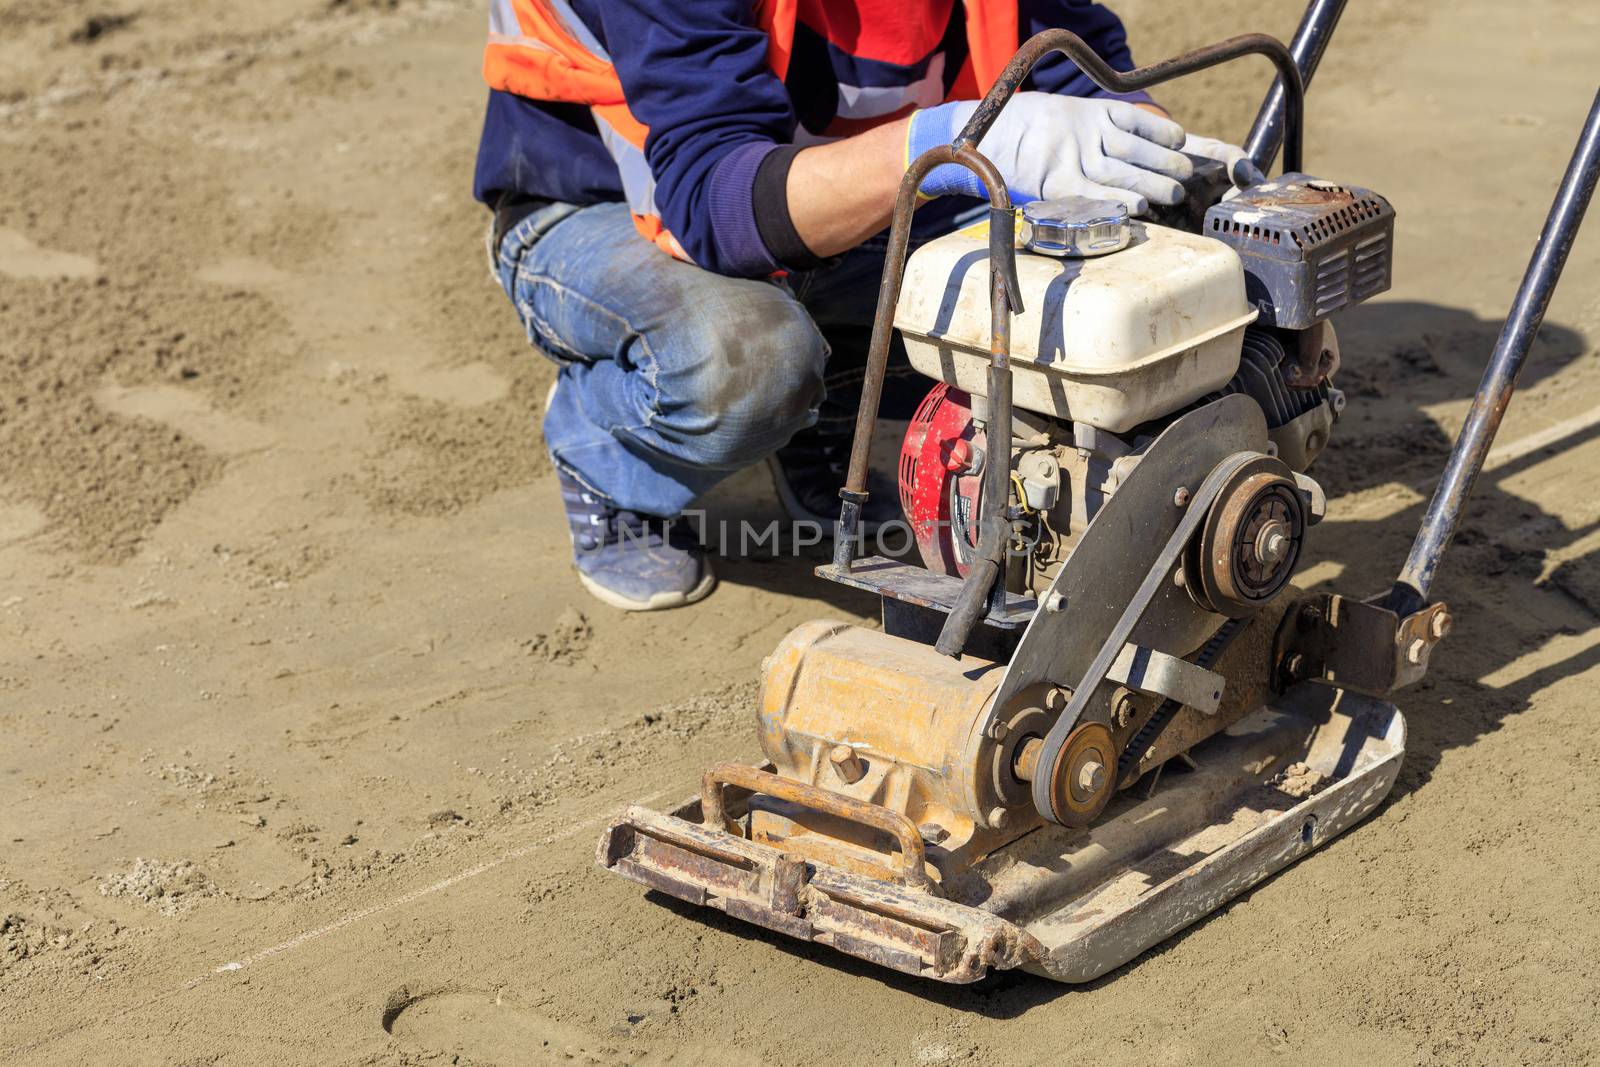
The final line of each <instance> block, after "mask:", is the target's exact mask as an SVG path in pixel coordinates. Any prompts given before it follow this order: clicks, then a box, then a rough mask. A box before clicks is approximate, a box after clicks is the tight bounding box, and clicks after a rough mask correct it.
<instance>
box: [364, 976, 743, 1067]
mask: <svg viewBox="0 0 1600 1067" xmlns="http://www.w3.org/2000/svg"><path fill="white" fill-rule="evenodd" d="M645 1018H646V1016H645V1015H642V1014H641V1015H630V1016H628V1022H629V1023H634V1022H639V1021H644V1020H645ZM383 1029H384V1030H385V1031H386V1032H387V1033H388V1034H389V1035H390V1036H391V1037H393V1038H394V1039H395V1040H396V1041H397V1042H399V1043H400V1044H402V1045H405V1046H407V1047H408V1048H412V1049H416V1050H417V1051H419V1052H426V1053H432V1054H436V1055H437V1054H444V1055H449V1056H455V1057H458V1058H459V1059H460V1060H462V1061H463V1062H471V1063H475V1064H491V1065H492V1064H503V1065H507V1067H509V1065H511V1064H533V1065H541V1064H572V1063H628V1064H634V1065H636V1067H669V1065H678V1064H681V1065H683V1067H689V1065H690V1064H693V1065H696V1067H733V1065H734V1064H742V1063H749V1062H752V1061H751V1060H750V1058H749V1057H748V1055H747V1054H742V1053H739V1052H737V1051H735V1050H730V1049H721V1048H710V1047H706V1046H700V1045H688V1044H685V1045H667V1044H661V1043H657V1042H648V1043H647V1042H643V1041H640V1040H639V1039H638V1037H637V1036H635V1035H627V1036H621V1037H619V1038H618V1039H617V1040H615V1041H608V1040H606V1039H605V1038H603V1037H600V1036H598V1035H596V1034H592V1033H587V1032H585V1031H583V1030H581V1029H579V1028H578V1027H575V1026H572V1025H569V1024H567V1023H561V1022H557V1021H555V1020H554V1019H549V1018H546V1017H544V1016H542V1015H539V1014H538V1013H536V1012H532V1011H529V1010H527V1009H526V1008H522V1007H519V1006H517V1005H516V1004H513V1003H512V1002H511V1001H509V1000H507V999H505V998H504V997H503V996H501V995H500V994H497V993H488V992H482V991H474V990H462V989H442V990H435V991H432V992H423V993H419V992H416V991H415V990H412V989H410V988H406V987H402V988H401V989H398V990H396V991H395V992H394V993H392V994H390V996H389V999H388V1001H387V1003H386V1004H385V1006H384V1011H383Z"/></svg>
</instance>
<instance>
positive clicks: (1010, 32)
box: [483, 0, 1018, 259]
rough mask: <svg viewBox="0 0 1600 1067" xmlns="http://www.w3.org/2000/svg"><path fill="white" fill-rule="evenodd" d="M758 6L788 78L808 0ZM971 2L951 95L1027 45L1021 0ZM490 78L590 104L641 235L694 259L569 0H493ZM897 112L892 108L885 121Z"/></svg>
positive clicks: (966, 0) (994, 74) (961, 94)
mask: <svg viewBox="0 0 1600 1067" xmlns="http://www.w3.org/2000/svg"><path fill="white" fill-rule="evenodd" d="M754 3H755V15H756V24H757V25H758V26H760V28H761V29H762V30H764V31H765V32H766V34H767V42H768V43H767V62H768V64H769V65H770V66H771V67H772V72H773V73H774V74H776V75H777V76H778V78H779V79H782V78H784V77H785V75H787V74H788V71H789V58H790V55H791V53H792V51H793V48H794V35H795V22H796V19H797V14H798V10H799V0H754ZM963 5H964V7H965V10H966V28H967V59H966V62H965V63H964V64H963V65H962V67H961V70H960V71H959V72H958V73H957V75H956V79H955V81H954V83H953V85H952V88H951V90H950V93H949V96H948V99H951V100H972V99H976V98H978V97H980V96H982V95H983V94H984V93H985V92H987V91H988V89H989V87H990V86H991V85H993V84H994V82H995V79H996V78H998V77H999V76H1000V72H1001V71H1003V70H1004V69H1005V66H1006V64H1007V63H1008V62H1010V60H1011V56H1012V54H1013V53H1015V52H1016V50H1017V44H1018V41H1017V4H1016V0H1009V2H1004V0H963ZM591 45H592V46H591ZM483 77H484V80H485V81H487V82H488V83H489V88H491V89H498V90H501V91H503V92H508V93H515V94H516V95H517V96H523V97H527V98H529V99H531V100H551V101H559V102H561V103H568V104H584V105H587V106H588V107H589V109H590V111H591V112H593V114H594V117H595V120H596V125H597V126H598V127H599V129H600V136H601V138H602V139H603V140H604V141H605V143H606V147H607V148H608V149H609V150H610V152H611V155H612V157H613V158H614V159H615V160H616V161H617V168H618V170H619V171H621V173H622V185H623V189H624V191H625V192H626V194H627V196H628V203H629V210H630V211H632V213H633V222H634V225H635V226H636V227H637V228H638V230H639V233H640V234H641V235H643V236H644V237H645V239H646V240H649V241H653V242H655V244H656V245H657V246H658V247H660V248H661V249H662V250H663V251H665V252H668V253H669V254H671V255H674V256H676V257H678V258H679V259H688V258H689V257H688V256H686V255H685V254H684V252H683V248H682V247H681V246H680V245H679V244H678V241H677V239H676V238H674V237H673V236H672V234H671V233H669V232H668V231H667V230H666V228H665V227H663V226H662V224H661V218H660V215H659V214H658V213H657V212H656V210H655V203H654V199H653V191H654V184H655V183H654V180H653V178H652V177H651V174H650V169H649V164H648V163H647V162H646V161H645V157H644V142H645V137H646V136H647V135H648V134H649V132H650V131H649V129H648V128H647V127H646V126H645V125H644V124H643V123H641V122H640V121H639V120H638V119H636V118H634V116H633V113H632V112H631V111H629V110H628V102H627V100H626V99H625V98H624V96H623V92H622V82H621V81H620V80H618V78H617V72H616V70H615V68H613V67H612V65H611V61H610V59H609V58H608V57H606V56H605V54H604V53H603V52H602V51H600V50H599V49H598V42H595V41H594V39H593V35H592V34H591V33H590V32H589V31H588V29H587V27H585V26H584V25H583V23H582V21H581V20H580V19H579V18H578V16H577V14H576V13H575V12H574V11H573V10H572V8H571V7H570V6H569V4H568V3H567V0H491V4H490V15H489V43H488V46H487V47H486V48H485V49H484V54H483ZM893 117H894V116H893V115H886V116H884V117H883V121H888V120H889V119H891V118H893Z"/></svg>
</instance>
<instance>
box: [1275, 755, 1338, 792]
mask: <svg viewBox="0 0 1600 1067" xmlns="http://www.w3.org/2000/svg"><path fill="white" fill-rule="evenodd" d="M1267 784H1268V785H1269V786H1271V787H1272V788H1274V789H1276V790H1277V791H1278V792H1280V793H1284V794H1286V795H1288V796H1291V797H1294V798H1295V799H1296V800H1304V799H1305V798H1306V797H1314V796H1316V795H1317V794H1318V793H1320V792H1322V791H1323V790H1324V789H1326V788H1328V786H1330V785H1332V784H1333V779H1332V778H1329V777H1328V776H1327V775H1326V774H1323V773H1322V772H1321V771H1319V770H1317V769H1316V768H1314V767H1312V766H1311V765H1310V764H1308V763H1291V764H1289V766H1287V767H1285V768H1284V769H1283V770H1281V771H1279V772H1278V773H1277V774H1275V775H1273V776H1272V777H1271V778H1269V779H1268V780H1267Z"/></svg>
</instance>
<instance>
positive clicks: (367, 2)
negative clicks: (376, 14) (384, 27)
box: [328, 0, 406, 14]
mask: <svg viewBox="0 0 1600 1067" xmlns="http://www.w3.org/2000/svg"><path fill="white" fill-rule="evenodd" d="M405 2H406V0H328V11H329V13H330V14H350V13H365V12H368V11H398V10H400V8H401V6H402V5H403V4H405Z"/></svg>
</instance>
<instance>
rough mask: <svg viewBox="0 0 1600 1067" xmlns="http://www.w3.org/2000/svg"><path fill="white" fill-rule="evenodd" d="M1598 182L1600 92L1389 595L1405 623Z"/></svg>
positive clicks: (1428, 579) (1424, 598) (1424, 589)
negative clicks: (1420, 525)
mask: <svg viewBox="0 0 1600 1067" xmlns="http://www.w3.org/2000/svg"><path fill="white" fill-rule="evenodd" d="M1597 181H1600V92H1596V93H1595V98H1594V103H1593V104H1592V105H1590V108H1589V117H1588V119H1587V120H1585V121H1584V124H1583V132H1582V133H1581V134H1579V136H1578V144H1577V147H1576V148H1574V149H1573V152H1572V160H1571V162H1569V163H1568V164H1567V172H1566V174H1565V175H1564V176H1563V177H1562V179H1561V187H1560V188H1559V189H1557V190H1556V198H1555V202H1554V203H1553V204H1551V205H1550V214H1549V216H1548V217H1547V218H1546V219H1545V223H1544V229H1543V230H1542V231H1541V232H1540V234H1539V243H1538V244H1537V245H1536V246H1535V247H1534V250H1533V258H1532V259H1530V260H1529V261H1528V269H1527V272H1526V273H1524V274H1523V276H1522V284H1521V286H1519V287H1518V289H1517V296H1516V299H1515V300H1513V301H1512V302H1511V311H1510V313H1509V314H1507V315H1506V322H1505V325H1504V326H1503V327H1501V330H1500V339H1499V340H1498V341H1496V342H1495V345H1494V351H1493V352H1492V353H1490V355H1489V365H1488V366H1487V367H1486V368H1484V372H1483V380H1482V381H1481V382H1479V383H1478V395H1477V396H1476V397H1474V398H1473V401H1472V410H1470V411H1469V412H1467V421H1466V422H1465V423H1464V424H1463V425H1462V427H1461V433H1460V435H1459V436H1458V437H1457V438H1456V443H1455V448H1454V449H1452V450H1451V452H1450V459H1449V461H1448V463H1446V465H1445V469H1444V476H1443V477H1442V478H1441V479H1440V480H1439V485H1438V488H1436V489H1435V490H1434V491H1433V499H1432V500H1431V501H1430V502H1429V503H1428V511H1427V514H1426V515H1424V516H1423V519H1422V528H1421V529H1419V530H1418V531H1417V539H1416V540H1415V541H1414V542H1412V545H1411V554H1410V555H1409V556H1408V557H1407V558H1406V563H1405V566H1404V567H1402V568H1401V570H1400V576H1399V578H1398V579H1396V581H1395V584H1394V588H1393V589H1392V590H1391V591H1390V593H1389V597H1388V601H1387V605H1388V607H1390V608H1391V609H1392V610H1394V611H1395V612H1397V613H1398V614H1400V615H1402V616H1404V615H1410V614H1411V613H1412V612H1415V611H1416V610H1418V609H1419V608H1421V607H1422V606H1423V605H1424V604H1426V603H1427V602H1428V593H1429V591H1430V590H1431V589H1432V588H1433V580H1434V578H1435V576H1436V575H1437V573H1438V570H1439V561H1440V560H1441V559H1442V558H1443V557H1444V552H1445V549H1447V548H1449V547H1450V540H1451V538H1453V537H1454V536H1455V533H1456V528H1457V527H1458V526H1460V524H1461V514H1462V511H1463V510H1464V509H1465V507H1466V503H1467V497H1468V496H1469V495H1471V493H1472V485H1473V482H1475V481H1476V480H1477V477H1478V472H1479V471H1481V470H1482V469H1483V461H1484V459H1485V458H1486V457H1487V456H1488V454H1489V446H1490V445H1492V444H1493V443H1494V435H1495V433H1496V432H1497V431H1498V430H1499V429H1500V420H1501V419H1503V418H1504V417H1505V413H1506V408H1507V407H1508V406H1509V405H1510V403H1511V394H1512V393H1513V392H1514V391H1515V390H1516V388H1517V376H1518V375H1520V374H1521V373H1522V367H1523V365H1524V364H1525V363H1526V362H1527V361H1528V351H1529V349H1530V348H1531V347H1532V345H1533V339H1534V337H1535V336H1537V335H1538V333H1539V325H1540V323H1542V322H1543V321H1544V313H1545V310H1546V309H1547V308H1548V307H1549V306H1550V297H1551V295H1552V294H1553V293H1554V292H1555V289H1556V283H1557V282H1558V281H1560V280H1561V269H1562V268H1563V267H1564V266H1566V262H1567V253H1568V252H1570V251H1571V250H1572V242H1573V241H1574V239H1576V238H1577V236H1578V227H1579V226H1580V225H1582V223H1583V213H1584V210H1585V209H1587V208H1588V206H1589V201H1590V199H1591V198H1592V197H1593V196H1594V190H1595V184H1596V182H1597Z"/></svg>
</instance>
